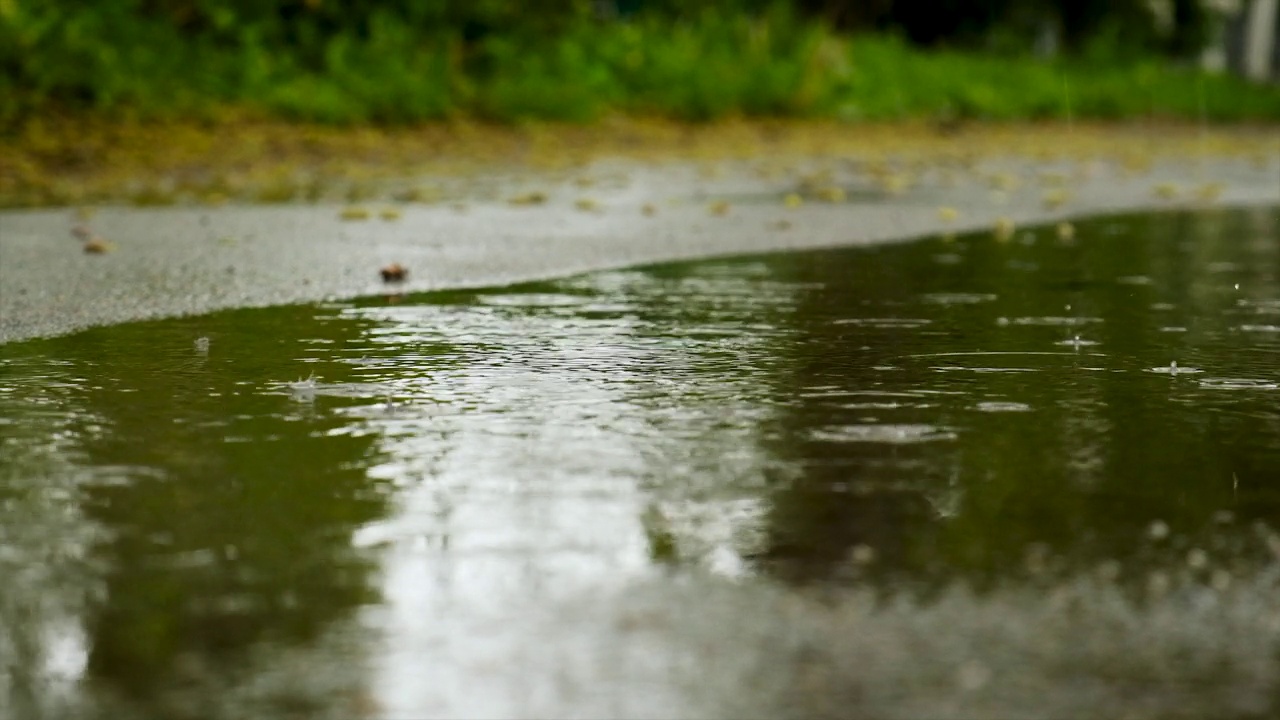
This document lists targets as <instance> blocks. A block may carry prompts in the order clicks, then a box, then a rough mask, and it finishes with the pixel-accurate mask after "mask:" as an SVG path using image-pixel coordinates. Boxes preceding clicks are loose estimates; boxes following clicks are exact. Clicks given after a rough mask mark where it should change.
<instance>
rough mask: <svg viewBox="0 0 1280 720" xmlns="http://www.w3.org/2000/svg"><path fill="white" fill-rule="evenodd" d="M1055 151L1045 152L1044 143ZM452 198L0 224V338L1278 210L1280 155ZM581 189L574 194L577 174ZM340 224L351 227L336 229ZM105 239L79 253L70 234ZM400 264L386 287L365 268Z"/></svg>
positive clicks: (606, 179)
mask: <svg viewBox="0 0 1280 720" xmlns="http://www.w3.org/2000/svg"><path fill="white" fill-rule="evenodd" d="M1046 150H1048V151H1052V150H1053V148H1046ZM575 175H577V176H578V177H577V178H576V179H575V178H565V177H560V176H554V175H550V174H546V173H543V174H537V173H535V174H532V175H530V174H528V173H525V174H517V173H513V174H510V175H503V174H501V173H499V172H496V171H495V172H493V173H491V174H489V175H486V176H484V177H483V178H481V179H477V180H471V181H467V182H458V183H455V184H456V185H457V187H456V188H454V189H452V190H450V194H449V195H448V197H449V198H451V199H450V200H449V201H448V202H441V203H438V204H434V205H426V204H421V203H403V202H402V203H397V202H393V201H391V199H390V197H391V195H394V194H395V193H391V195H389V196H388V197H387V198H386V201H385V202H378V201H376V200H371V201H368V202H364V203H363V204H361V205H359V206H343V205H324V204H285V205H275V206H251V205H249V206H246V205H229V206H223V207H198V206H187V207H183V206H175V207H159V208H130V207H102V208H97V209H92V208H91V209H90V210H91V211H92V212H91V213H89V214H88V217H82V216H81V214H80V213H77V212H75V211H73V210H70V209H59V210H28V211H5V212H0V342H4V341H11V340H17V339H22V338H28V337H37V336H50V335H57V334H63V333H67V332H71V331H73V330H77V329H83V328H86V327H93V326H98V325H104V324H110V323H119V322H125V321H129V320H141V319H153V318H160V317H172V316H177V315H186V314H199V313H206V312H210V311H213V310H219V309H225V308H231V307H249V306H266V305H272V304H280V303H289V302H308V301H319V300H324V299H330V298H350V297H357V296H362V295H369V294H375V293H385V292H391V293H398V292H406V291H407V292H412V291H421V290H435V289H448V288H463V287H469V288H474V287H492V286H497V285H505V284H510V283H515V282H524V281H531V280H540V279H547V278H552V277H563V276H564V275H567V274H572V273H575V272H585V271H589V270H600V269H612V268H620V267H628V266H634V265H637V264H642V263H652V262H661V261H670V260H681V259H693V258H700V257H720V256H726V255H735V254H742V253H751V252H765V251H771V250H786V249H810V248H817V247H831V246H840V245H861V244H868V243H876V242H886V241H900V240H904V239H909V238H913V237H920V236H925V235H929V234H934V233H938V232H962V231H966V230H978V229H988V228H994V227H997V226H998V225H999V226H1003V227H1016V226H1019V225H1025V224H1028V223H1031V222H1056V221H1059V220H1063V219H1068V218H1072V217H1081V216H1086V215H1095V214H1099V213H1113V212H1117V211H1125V210H1137V209H1143V208H1165V209H1176V208H1192V207H1202V206H1207V205H1214V204H1218V205H1225V206H1236V205H1245V206H1256V205H1266V204H1274V203H1276V202H1280V156H1278V155H1277V154H1276V151H1275V149H1274V148H1273V147H1269V146H1266V145H1264V144H1263V143H1262V142H1261V141H1259V142H1258V144H1257V152H1256V154H1255V156H1254V157H1252V158H1248V157H1236V158H1231V157H1192V158H1183V159H1176V158H1166V159H1151V160H1148V161H1147V164H1146V165H1144V166H1143V167H1142V168H1141V169H1140V170H1138V169H1135V168H1134V167H1133V166H1131V165H1130V164H1128V163H1127V161H1123V160H1120V159H1111V160H1108V159H1105V158H1082V159H1074V160H1056V161H1048V160H1034V159H1027V158H1025V157H1015V156H1010V157H1007V158H1000V157H991V158H986V159H981V160H978V159H972V158H969V159H955V158H951V159H947V158H939V159H934V160H932V161H925V160H921V159H907V158H901V159H895V158H894V157H892V156H889V157H886V158H881V159H878V160H870V159H866V158H857V157H850V158H839V159H807V160H806V159H799V160H784V159H777V160H774V159H769V158H765V159H758V160H742V161H723V162H718V163H702V164H694V163H684V164H666V165H656V166H655V165H643V164H638V163H627V162H622V161H613V162H607V161H602V162H598V163H596V164H595V165H593V166H591V167H590V168H588V169H587V170H584V171H581V172H577V173H575ZM583 177H585V178H587V179H589V180H590V181H591V183H590V185H589V187H582V186H581V184H580V183H578V182H577V180H581V179H583ZM344 218H345V219H344ZM79 226H84V228H85V231H86V232H88V233H91V234H92V235H96V236H98V237H100V238H101V239H102V241H103V245H102V247H103V248H104V249H107V250H109V251H108V252H105V253H97V254H87V253H85V252H83V250H82V242H81V241H80V240H79V239H77V237H76V236H74V235H73V234H72V231H73V230H75V229H76V228H77V227H79ZM391 263H398V264H400V265H402V266H403V267H405V268H407V270H408V273H407V276H406V277H405V279H404V281H403V282H400V283H395V284H391V285H388V284H386V283H384V282H383V281H382V279H381V276H380V273H379V270H380V268H383V267H385V266H387V265H389V264H391Z"/></svg>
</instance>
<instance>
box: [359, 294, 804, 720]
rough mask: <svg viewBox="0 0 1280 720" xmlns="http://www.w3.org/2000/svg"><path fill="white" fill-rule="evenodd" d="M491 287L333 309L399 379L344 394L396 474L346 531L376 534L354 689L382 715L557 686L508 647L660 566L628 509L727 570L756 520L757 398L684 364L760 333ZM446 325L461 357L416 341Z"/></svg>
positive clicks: (488, 707) (476, 708)
mask: <svg viewBox="0 0 1280 720" xmlns="http://www.w3.org/2000/svg"><path fill="white" fill-rule="evenodd" d="M619 276H621V277H624V278H625V277H626V274H610V275H606V276H603V277H602V278H601V282H603V283H605V284H612V285H614V286H615V287H616V286H617V285H618V284H619V283H618V281H619ZM696 282H697V283H700V284H702V285H706V284H707V283H709V282H710V283H714V285H715V286H716V287H702V288H700V290H701V291H703V292H706V293H710V294H709V295H707V296H706V297H708V298H715V299H716V300H717V301H718V302H720V301H723V298H725V297H732V296H736V295H742V294H746V293H752V294H755V296H756V297H758V291H759V285H760V283H754V282H749V281H747V280H744V279H742V278H735V277H733V276H732V275H721V276H718V277H715V278H714V280H708V279H706V278H699V279H697V281H696ZM776 287H782V286H776ZM504 298H505V296H498V297H490V298H488V299H486V300H485V301H484V303H483V306H487V307H499V308H507V307H519V308H522V309H521V310H520V311H519V312H510V311H485V310H476V309H472V308H468V309H467V310H466V311H465V312H459V311H458V309H457V308H450V307H448V306H438V305H437V306H433V305H424V306H413V307H406V306H394V307H382V308H370V309H364V310H351V311H349V312H350V313H351V314H359V315H360V316H361V317H363V318H364V319H374V320H376V321H378V324H379V325H378V329H377V330H375V331H374V332H373V333H371V338H370V339H371V340H372V341H373V343H374V346H376V347H379V348H380V349H382V350H383V351H384V352H385V350H386V349H388V348H390V349H401V350H402V355H400V357H399V359H396V358H390V359H388V360H387V361H384V363H383V365H384V366H390V367H393V368H394V373H395V380H396V383H397V393H398V394H399V395H400V396H405V397H409V398H411V400H410V401H409V403H408V404H407V405H405V406H403V407H401V408H397V410H396V412H395V413H394V414H393V415H392V414H387V413H381V414H380V413H372V412H365V413H359V415H363V416H364V418H365V422H366V423H368V424H369V425H370V426H371V427H372V428H373V429H374V430H375V432H376V435H377V436H378V438H379V440H378V442H377V445H378V450H379V454H380V455H381V456H382V457H384V458H385V459H384V460H383V461H382V462H381V463H379V464H378V465H376V466H374V467H373V468H372V469H371V470H370V474H371V475H373V476H374V477H376V478H378V479H380V480H384V481H387V482H388V483H390V484H391V485H392V486H393V487H394V488H395V490H394V495H393V498H392V506H393V508H394V510H393V511H392V512H391V513H389V514H388V515H387V517H385V518H384V519H381V520H379V521H377V522H375V523H371V524H369V525H366V526H364V527H362V528H361V529H360V530H359V531H357V533H356V534H355V537H354V538H353V542H354V543H355V544H357V545H358V546H365V547H376V548H379V551H380V555H379V557H380V558H381V564H382V573H381V595H382V599H383V604H382V605H381V606H380V607H379V608H378V609H377V610H376V612H374V613H373V616H374V617H376V618H377V620H376V625H377V627H379V628H380V631H379V634H378V637H379V638H380V639H379V640H378V641H377V645H378V649H376V650H375V651H374V653H373V658H372V660H371V666H372V668H373V670H372V672H373V679H372V681H371V683H372V688H371V692H372V694H373V695H374V696H375V697H376V698H377V702H378V705H379V707H380V708H382V710H383V711H384V712H385V713H386V714H387V715H388V716H391V717H402V716H419V715H423V714H426V715H433V714H447V715H452V716H466V717H489V716H518V715H521V714H523V713H526V712H528V709H529V708H530V707H536V706H538V704H539V702H538V701H537V698H539V697H548V696H553V695H556V694H557V693H562V689H557V688H555V687H548V686H546V683H548V682H552V681H553V680H554V674H548V673H538V672H530V671H529V668H528V667H526V666H525V665H524V664H522V663H521V662H520V661H519V660H518V658H520V657H522V656H524V655H525V654H526V653H527V652H528V650H529V647H530V645H531V644H533V645H540V644H541V643H555V644H564V643H573V642H575V640H574V638H573V633H574V630H573V628H572V627H562V628H560V629H559V630H558V633H559V636H558V637H557V638H555V639H554V640H551V639H548V638H545V637H540V636H539V635H538V630H537V627H536V626H535V625H534V620H532V619H531V618H534V617H538V616H539V615H540V614H545V613H546V612H548V611H550V609H552V608H554V607H557V606H558V605H559V604H560V603H563V602H566V601H568V600H570V599H580V598H582V597H584V596H588V597H589V596H590V595H592V594H595V593H600V592H605V591H607V590H609V589H618V588H621V587H624V586H625V585H626V584H628V583H632V582H635V581H637V580H639V579H641V578H644V577H646V576H651V575H653V574H654V573H656V572H660V570H659V569H658V566H655V564H654V557H653V555H654V552H655V549H654V546H653V543H654V540H653V537H652V532H654V528H651V527H646V525H645V522H644V518H646V517H654V516H658V517H660V518H661V519H662V524H663V527H662V532H665V533H670V534H671V535H672V536H674V537H675V538H676V544H677V545H678V546H679V547H680V550H681V552H682V554H683V557H682V559H684V560H693V561H695V562H697V563H698V564H699V565H701V566H702V567H703V568H705V569H706V570H708V571H710V572H712V573H719V574H725V575H729V576H736V575H740V574H742V573H743V572H744V570H745V568H746V564H745V563H744V562H743V560H742V557H741V555H742V553H743V552H746V551H749V550H750V549H751V547H750V546H751V544H752V542H753V539H754V538H756V537H758V536H759V535H760V530H759V528H758V526H759V525H760V523H761V522H762V519H763V515H764V508H762V507H761V499H760V496H759V493H758V487H759V483H760V480H759V474H760V472H761V468H763V467H765V466H766V465H767V457H766V456H765V453H766V451H765V450H764V449H762V447H763V444H762V443H761V442H760V441H759V438H758V437H756V433H757V432H758V431H757V429H756V428H757V427H758V426H759V425H760V424H761V423H763V422H765V421H767V420H768V418H769V411H768V407H769V405H768V403H767V402H763V401H762V398H761V397H760V395H761V391H760V390H759V389H755V390H753V389H752V388H751V387H750V385H749V384H746V383H742V382H741V381H740V379H739V376H736V375H734V374H731V373H719V374H715V375H711V376H710V377H711V379H708V375H707V374H705V373H702V374H699V373H698V372H697V371H698V366H699V365H701V364H704V363H706V362H708V361H709V359H708V356H707V355H705V352H706V350H707V349H708V348H710V349H713V350H715V351H716V352H720V353H726V354H728V356H729V357H730V362H731V361H732V360H731V358H733V357H747V356H751V355H758V354H760V353H761V350H760V349H759V347H758V346H760V345H762V344H763V343H766V342H768V340H769V337H768V334H767V333H760V332H754V331H753V332H748V331H744V330H743V328H741V326H739V327H737V328H733V327H732V326H724V327H723V328H721V327H719V326H718V325H717V323H716V322H715V321H714V319H711V320H709V321H708V322H707V323H705V324H703V325H701V326H697V325H695V326H693V327H687V328H685V329H686V330H689V331H691V332H692V331H698V330H703V331H706V333H705V334H704V338H707V337H709V338H710V339H702V340H699V342H698V344H697V345H689V344H686V343H684V342H683V341H681V340H680V339H679V338H678V337H676V338H673V337H670V335H669V334H667V333H663V334H662V335H661V336H660V337H659V336H658V334H657V333H652V332H650V328H649V326H648V325H647V324H646V323H645V322H644V321H641V320H640V319H638V318H632V319H630V320H627V319H622V321H620V319H619V318H618V317H609V318H607V319H603V320H593V319H591V317H590V316H587V317H583V316H582V314H580V313H579V312H578V308H575V307H574V305H575V303H574V302H573V299H574V296H571V295H555V296H551V295H546V294H544V295H531V296H528V297H524V296H514V297H511V298H509V299H504ZM530 299H532V300H533V301H536V303H535V304H536V305H537V308H538V309H537V310H536V311H535V313H536V314H535V315H533V316H531V315H530V314H529V312H528V303H529V301H530ZM770 301H771V302H775V303H777V302H786V298H785V297H776V296H775V297H772V298H770ZM686 302H687V301H686ZM694 302H695V303H696V299H695V300H694ZM578 304H581V303H578ZM558 308H570V309H571V310H572V312H565V313H563V314H556V310H557V309H558ZM685 308H686V310H687V309H688V308H689V306H688V305H687V304H686V305H685ZM611 310H612V312H614V313H617V312H620V311H625V303H617V302H615V303H613V304H612V307H611ZM717 332H720V333H723V335H724V336H723V337H718V336H717ZM459 338H463V339H464V340H462V341H459ZM465 338H476V339H477V340H480V342H475V343H472V344H470V345H469V344H468V343H467V341H466V340H465ZM481 339H482V340H481ZM445 341H447V342H448V343H449V345H450V346H451V347H453V348H463V350H462V351H461V352H462V353H463V354H464V355H465V357H463V358H462V360H463V362H451V359H452V358H451V357H449V356H432V355H431V354H430V353H429V352H427V351H426V350H425V348H426V347H427V346H429V345H430V344H432V343H433V342H441V343H443V342H445ZM715 361H716V362H724V360H715ZM658 368H662V370H661V372H660V373H659V372H658V371H657V369H658ZM715 378H720V379H719V380H717V379H715ZM370 379H371V380H376V378H370ZM694 398H697V399H698V400H699V402H698V403H696V404H695V405H690V404H689V401H690V400H691V399H694ZM353 415H356V414H355V413H353ZM725 418H732V422H720V420H721V419H725ZM654 468H661V469H662V470H661V471H662V472H664V473H666V474H668V475H669V476H667V477H660V478H659V477H652V476H651V473H653V472H654V471H655V470H654ZM672 476H674V477H672ZM704 489H708V490H710V492H709V493H704V492H702V491H703V490H704ZM690 555H692V556H693V557H689V556H690ZM540 608H541V610H539V609H540ZM477 687H485V688H486V691H485V692H482V693H477V692H476V691H475V689H476V688H477ZM646 702H647V703H648V704H647V705H646V707H647V708H649V709H650V710H657V709H659V708H661V707H663V705H664V704H665V703H667V702H668V701H665V700H662V699H661V698H660V697H658V696H657V695H654V696H653V697H652V698H651V699H650V700H649V701H646ZM671 702H674V701H671ZM600 709H601V711H605V712H607V711H608V708H607V707H601V708H600ZM672 709H674V708H672ZM663 714H669V713H663Z"/></svg>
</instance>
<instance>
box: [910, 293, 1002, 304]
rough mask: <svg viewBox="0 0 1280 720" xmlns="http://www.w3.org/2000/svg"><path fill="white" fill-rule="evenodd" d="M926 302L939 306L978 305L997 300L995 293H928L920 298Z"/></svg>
mask: <svg viewBox="0 0 1280 720" xmlns="http://www.w3.org/2000/svg"><path fill="white" fill-rule="evenodd" d="M920 297H921V298H922V299H923V300H924V301H925V302H931V303H937V304H939V305H976V304H978V303H984V302H991V301H992V300H995V299H996V295H995V294H994V293H963V292H955V293H926V294H924V295H921V296H920Z"/></svg>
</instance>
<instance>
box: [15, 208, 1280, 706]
mask: <svg viewBox="0 0 1280 720" xmlns="http://www.w3.org/2000/svg"><path fill="white" fill-rule="evenodd" d="M1118 225H1119V226H1122V227H1123V237H1119V236H1112V235H1115V233H1110V234H1109V231H1108V228H1111V227H1114V226H1118ZM1278 226H1280V223H1277V215H1276V212H1275V211H1274V210H1263V211H1254V212H1214V213H1207V214H1202V215H1196V214H1176V215H1165V216H1151V217H1130V218H1123V219H1109V220H1106V221H1104V222H1093V223H1089V222H1082V223H1079V224H1078V226H1077V233H1076V240H1077V241H1076V242H1074V243H1072V244H1063V243H1058V242H1033V243H1029V244H1023V243H1012V244H1006V243H1000V242H998V241H997V240H996V239H994V238H992V237H991V236H990V234H989V233H979V234H975V235H972V236H966V237H964V238H962V240H963V241H962V242H956V241H949V240H945V239H931V240H923V241H920V242H917V243H913V244H909V245H902V246H894V247H876V248H866V249H849V250H831V251H823V252H806V253H796V254H782V255H770V256H762V257H752V258H744V259H741V260H717V261H715V262H708V263H685V264H676V265H662V266H657V267H650V268H641V269H633V270H625V271H616V272H607V273H597V274H592V275H585V276H580V277H574V278H569V279H565V280H561V281H555V282H545V283H536V284H530V285H524V286H518V287H510V288H501V289H494V290H486V291H466V292H450V293H441V294H434V295H425V296H410V297H406V298H400V299H399V300H398V302H397V303H396V304H388V300H386V299H384V298H366V299H363V300H359V301H354V302H349V303H328V304H321V305H314V306H293V307H281V308H272V309H262V310H245V311H235V312H225V313H217V314H213V315H208V316H202V317H188V318H180V319H174V320H167V321H161V322H149V323H135V324H129V325H123V326H118V327H112V328H102V329H96V330H92V331H88V332H83V333H79V334H76V335H73V336H68V337H63V338H57V339H51V340H43V341H33V342H25V343H18V344H11V345H4V346H0V455H2V456H3V458H4V462H3V463H0V572H3V576H4V577H5V582H6V592H5V593H3V595H2V596H0V660H2V661H3V664H4V666H5V667H7V668H9V670H8V671H7V672H8V674H7V675H6V676H4V677H5V678H6V679H5V684H3V686H0V715H5V716H8V717H36V718H43V717H49V718H93V719H96V718H107V717H111V718H115V717H124V718H152V717H154V718H161V717H163V718H170V717H184V718H185V717H191V718H195V717H200V718H205V717H208V718H237V717H308V718H310V717H321V718H324V717H334V718H339V717H341V718H350V717H367V718H383V717H385V718H396V717H450V716H452V717H480V716H496V717H547V716H557V717H560V716H583V717H587V716H590V717H599V716H615V717H737V716H742V714H743V713H756V714H764V715H766V716H770V717H772V716H778V717H785V716H796V717H815V716H833V717H834V716H845V715H848V714H850V713H854V714H863V715H866V716H874V717H926V716H927V717H981V716H1021V715H1026V714H1028V713H1031V714H1035V713H1041V712H1042V713H1043V714H1046V715H1053V716H1095V715H1126V716H1127V715H1134V716H1147V715H1150V716H1161V717H1164V716H1170V717H1172V716H1267V715H1270V714H1273V713H1274V711H1275V710H1276V708H1275V706H1274V705H1273V703H1274V702H1275V698H1277V697H1280V692H1278V691H1277V688H1280V671H1278V669H1277V664H1276V663H1277V660H1276V658H1277V654H1276V652H1275V650H1276V645H1275V643H1276V641H1277V637H1278V636H1280V623H1278V622H1277V621H1276V618H1277V617H1280V601H1277V600H1276V598H1277V597H1280V592H1278V591H1277V581H1276V578H1277V577H1280V566H1277V565H1276V561H1275V558H1276V557H1277V556H1278V555H1280V537H1277V536H1276V535H1275V534H1274V533H1273V532H1272V531H1271V530H1270V528H1271V527H1272V526H1274V525H1276V524H1277V522H1278V521H1277V518H1280V496H1278V495H1277V494H1276V492H1275V489H1274V487H1275V483H1274V480H1275V478H1277V477H1280V410H1278V409H1277V405H1276V402H1275V395H1274V393H1273V391H1274V390H1275V389H1276V387H1277V386H1278V385H1280V365H1277V363H1276V357H1277V356H1276V353H1280V333H1276V332H1273V329H1272V328H1271V327H1270V326H1264V325H1261V324H1258V323H1257V317H1258V314H1259V313H1273V312H1275V307H1276V306H1277V301H1276V300H1275V299H1274V298H1275V297H1277V296H1278V295H1280V285H1278V284H1277V283H1278V281H1277V280H1276V277H1275V275H1274V273H1272V272H1271V269H1272V268H1275V267H1277V265H1278V263H1280V233H1278V232H1277V227H1278ZM1029 232H1032V233H1033V235H1034V237H1036V238H1041V239H1045V238H1048V237H1051V235H1050V234H1051V233H1052V232H1053V229H1052V228H1048V229H1041V230H1032V231H1029ZM1117 232H1118V231H1117ZM1259 238H1269V239H1270V241H1269V242H1259V241H1258V239H1259ZM944 252H945V253H946V254H948V255H950V256H954V257H956V258H958V260H957V261H956V262H949V263H947V264H945V265H939V263H938V262H937V261H936V257H937V256H938V255H939V253H944ZM1010 260H1018V262H1019V263H1022V266H1029V265H1030V264H1033V265H1034V266H1035V267H1036V268H1037V270H1036V271H1035V272H1034V273H1027V272H1023V271H1020V270H1017V269H1016V268H1011V267H1010V264H1009V261H1010ZM1223 273H1230V274H1231V283H1229V284H1228V285H1227V286H1226V287H1224V286H1223V285H1222V282H1221V275H1222V274H1223ZM1115 278H1128V279H1129V280H1126V281H1124V282H1114V281H1113V279H1115ZM1138 278H1141V279H1143V281H1142V285H1141V287H1138V286H1135V284H1134V283H1135V282H1137V280H1134V279H1138ZM1236 282H1239V285H1240V288H1242V289H1241V290H1238V291H1237V290H1235V289H1234V288H1233V285H1234V284H1235V283H1236ZM1174 330H1176V332H1174ZM1099 349H1104V350H1105V352H1099ZM1156 373H1158V374H1168V375H1173V376H1181V375H1184V374H1185V375H1189V376H1192V377H1188V378H1186V379H1185V380H1184V379H1181V378H1175V379H1172V380H1170V379H1165V380H1164V381H1160V380H1159V379H1158V378H1153V377H1151V375H1152V374H1156ZM1228 391H1230V392H1228ZM1157 528H1158V529H1159V531H1158V532H1157V531H1156V529H1157ZM1134 648H1140V649H1141V650H1142V652H1139V653H1135V652H1134ZM1188 659H1191V660H1188ZM851 668H853V669H855V670H851ZM850 708H853V709H854V710H856V712H854V710H850Z"/></svg>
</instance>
